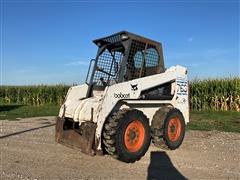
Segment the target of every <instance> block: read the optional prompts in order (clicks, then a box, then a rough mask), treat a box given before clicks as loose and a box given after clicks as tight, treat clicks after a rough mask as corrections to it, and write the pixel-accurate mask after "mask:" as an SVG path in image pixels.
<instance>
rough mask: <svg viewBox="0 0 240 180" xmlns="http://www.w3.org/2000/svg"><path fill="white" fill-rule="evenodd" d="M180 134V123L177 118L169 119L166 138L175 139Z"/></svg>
mask: <svg viewBox="0 0 240 180" xmlns="http://www.w3.org/2000/svg"><path fill="white" fill-rule="evenodd" d="M180 134H181V123H180V120H179V118H177V117H174V118H172V119H170V121H169V124H168V138H169V140H170V141H172V142H174V141H177V140H178V138H179V137H180Z"/></svg>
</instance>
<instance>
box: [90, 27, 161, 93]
mask: <svg viewBox="0 0 240 180" xmlns="http://www.w3.org/2000/svg"><path fill="white" fill-rule="evenodd" d="M93 42H94V43H95V44H96V45H97V46H98V52H97V55H96V59H95V60H92V61H91V63H90V66H89V70H88V74H87V78H86V83H87V84H88V85H89V92H88V97H90V96H92V92H93V91H94V90H95V91H103V90H104V89H105V87H106V86H110V85H113V84H116V83H120V82H124V81H129V80H133V79H137V78H141V77H145V76H150V75H153V74H158V73H162V72H164V69H165V68H164V63H163V54H162V46H161V43H159V42H156V41H153V40H150V39H147V38H144V37H141V36H139V35H136V34H133V33H130V32H127V31H121V32H119V33H116V34H113V35H111V36H107V37H104V38H100V39H96V40H94V41H93Z"/></svg>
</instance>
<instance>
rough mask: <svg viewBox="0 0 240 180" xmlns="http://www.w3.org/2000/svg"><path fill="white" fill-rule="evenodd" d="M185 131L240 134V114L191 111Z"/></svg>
mask: <svg viewBox="0 0 240 180" xmlns="http://www.w3.org/2000/svg"><path fill="white" fill-rule="evenodd" d="M187 129H191V130H206V131H211V130H218V131H225V132H239V133H240V112H233V111H201V112H200V111H191V113H190V122H189V123H188V124H187Z"/></svg>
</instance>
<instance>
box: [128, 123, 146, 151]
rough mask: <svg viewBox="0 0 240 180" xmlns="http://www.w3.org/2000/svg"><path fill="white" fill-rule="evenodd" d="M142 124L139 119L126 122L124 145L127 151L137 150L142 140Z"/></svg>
mask: <svg viewBox="0 0 240 180" xmlns="http://www.w3.org/2000/svg"><path fill="white" fill-rule="evenodd" d="M144 136H145V131H144V126H143V124H142V123H141V122H140V121H139V120H134V121H132V122H131V123H129V124H128V126H127V127H126V130H125V132H124V145H125V148H126V149H127V150H128V151H129V152H136V151H138V150H139V149H140V148H141V147H142V145H143V142H144Z"/></svg>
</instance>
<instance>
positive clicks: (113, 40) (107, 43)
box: [87, 31, 165, 89]
mask: <svg viewBox="0 0 240 180" xmlns="http://www.w3.org/2000/svg"><path fill="white" fill-rule="evenodd" d="M93 42H94V43H95V44H96V45H97V46H98V47H99V49H98V52H97V55H96V60H95V65H94V67H93V70H92V74H91V78H90V81H89V84H90V85H92V86H97V85H95V84H96V83H94V82H93V81H94V76H95V74H96V72H97V71H98V69H97V66H98V62H99V57H100V56H101V55H102V53H104V51H105V50H106V49H108V50H109V51H111V50H112V49H117V48H118V49H119V48H120V47H121V48H122V49H123V52H122V53H123V57H122V59H121V62H120V64H119V69H118V72H117V75H116V79H115V80H116V82H117V83H119V82H124V81H129V80H132V79H136V78H140V77H144V75H142V74H143V72H144V68H145V67H144V64H145V61H146V50H147V48H148V47H154V48H155V49H156V51H157V54H158V69H159V70H158V71H157V72H155V73H154V74H156V73H162V72H164V70H165V68H164V63H163V54H162V46H161V43H159V42H156V41H153V40H151V39H148V38H145V37H142V36H139V35H136V34H133V33H130V32H127V31H121V32H118V33H115V34H113V35H110V36H107V37H103V38H99V39H96V40H94V41H93ZM134 43H135V44H136V43H141V44H144V45H145V48H144V53H143V61H142V65H141V70H140V71H139V75H137V76H136V77H134V76H132V77H129V78H127V79H125V78H124V76H125V75H126V73H131V72H129V70H130V69H131V68H134V67H130V66H129V60H130V59H129V58H130V53H132V52H131V50H132V48H134V47H133V45H134ZM132 61H133V59H132ZM109 63H111V62H109ZM131 63H134V62H131ZM111 68H112V67H111ZM126 68H127V70H126ZM145 69H146V68H145ZM89 71H90V67H89V70H88V75H87V79H88V78H89V77H88V76H89ZM132 72H133V73H135V69H133V70H132ZM151 75H152V74H151ZM107 79H108V80H109V77H108V78H107ZM102 89H104V88H102Z"/></svg>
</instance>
